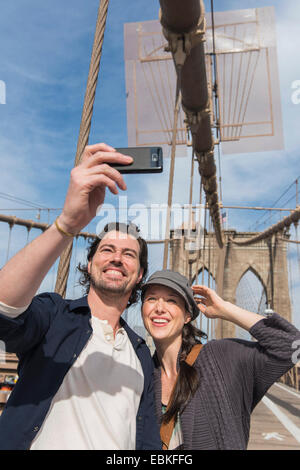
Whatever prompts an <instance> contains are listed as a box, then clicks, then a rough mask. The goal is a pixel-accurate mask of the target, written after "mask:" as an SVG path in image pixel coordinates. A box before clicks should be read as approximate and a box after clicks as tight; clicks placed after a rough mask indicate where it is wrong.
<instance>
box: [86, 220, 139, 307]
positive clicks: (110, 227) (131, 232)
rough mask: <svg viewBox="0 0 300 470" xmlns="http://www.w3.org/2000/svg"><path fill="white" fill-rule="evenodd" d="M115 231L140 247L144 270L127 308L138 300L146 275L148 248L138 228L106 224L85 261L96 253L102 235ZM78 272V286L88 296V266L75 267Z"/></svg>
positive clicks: (113, 223)
mask: <svg viewBox="0 0 300 470" xmlns="http://www.w3.org/2000/svg"><path fill="white" fill-rule="evenodd" d="M115 230H116V231H117V232H123V233H127V234H128V235H131V236H133V237H134V238H135V239H136V240H137V241H138V243H139V246H140V256H139V260H140V267H141V268H142V269H143V270H144V272H143V276H142V279H141V280H140V282H139V283H138V284H136V286H135V287H134V288H133V289H132V292H131V295H130V297H129V300H128V304H127V308H128V307H130V305H132V304H134V303H136V302H137V301H138V300H139V298H140V289H141V285H142V284H143V282H144V281H145V279H146V277H147V274H148V247H147V243H146V241H145V240H144V239H143V238H142V237H141V236H140V235H139V232H140V230H139V228H138V227H137V226H136V225H134V224H132V223H129V224H125V223H122V222H112V223H109V224H106V225H105V227H104V229H103V230H102V232H101V233H100V234H99V235H98V237H97V238H96V239H95V240H93V241H92V242H91V244H90V246H89V247H88V254H87V260H88V261H91V260H92V259H93V257H94V254H95V253H96V251H97V248H98V246H99V243H100V242H101V240H102V239H103V237H104V235H106V234H107V233H108V232H112V231H115ZM77 269H78V271H80V272H81V276H80V279H79V284H80V285H81V286H84V287H85V293H86V294H88V293H89V290H90V281H91V278H90V275H89V273H88V265H87V264H85V265H82V264H81V263H79V264H78V266H77Z"/></svg>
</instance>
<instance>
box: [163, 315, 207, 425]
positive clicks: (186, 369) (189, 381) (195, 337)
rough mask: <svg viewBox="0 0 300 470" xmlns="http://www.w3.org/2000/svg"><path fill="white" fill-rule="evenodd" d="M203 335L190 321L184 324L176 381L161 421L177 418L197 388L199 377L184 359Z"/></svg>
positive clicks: (205, 336)
mask: <svg viewBox="0 0 300 470" xmlns="http://www.w3.org/2000/svg"><path fill="white" fill-rule="evenodd" d="M203 337H204V338H207V335H206V334H205V333H203V331H201V330H199V329H198V328H197V327H196V326H194V325H193V324H192V323H187V324H186V325H184V327H183V330H182V346H181V353H180V357H179V371H178V376H177V381H176V385H175V388H174V390H173V393H172V395H171V397H170V402H169V407H168V410H167V411H166V413H165V414H164V415H163V419H162V421H163V423H168V422H169V421H170V420H171V419H172V418H173V416H175V418H177V415H178V413H179V411H182V410H183V409H184V408H185V406H186V405H187V403H188V401H189V400H190V399H191V398H192V396H193V395H194V393H195V392H196V390H197V388H198V385H199V378H198V374H197V371H196V369H195V368H194V367H193V366H190V365H188V364H187V363H186V362H185V359H186V357H187V355H188V354H189V352H190V351H191V349H192V347H193V346H194V345H195V344H199V343H200V342H201V341H200V338H203Z"/></svg>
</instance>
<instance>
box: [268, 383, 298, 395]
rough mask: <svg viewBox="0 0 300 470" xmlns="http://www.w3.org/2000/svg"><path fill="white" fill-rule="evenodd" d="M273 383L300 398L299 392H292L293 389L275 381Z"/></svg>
mask: <svg viewBox="0 0 300 470" xmlns="http://www.w3.org/2000/svg"><path fill="white" fill-rule="evenodd" d="M273 385H277V387H279V388H281V389H282V390H285V391H286V392H289V393H291V394H292V395H294V396H295V397H297V398H300V392H294V391H293V390H290V389H289V388H288V387H285V386H284V385H281V384H278V383H275V384H273Z"/></svg>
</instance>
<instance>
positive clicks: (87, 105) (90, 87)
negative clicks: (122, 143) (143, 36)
mask: <svg viewBox="0 0 300 470" xmlns="http://www.w3.org/2000/svg"><path fill="white" fill-rule="evenodd" d="M108 4H109V0H101V1H100V5H99V10H98V18H97V23H96V32H95V37H94V44H93V50H92V57H91V61H90V69H89V74H88V80H87V86H86V93H85V98H84V105H83V111H82V116H81V124H80V131H79V137H78V143H77V151H76V157H75V166H77V165H78V164H79V163H80V158H81V155H82V153H83V151H84V148H85V147H86V146H87V145H88V140H89V135H90V129H91V122H92V115H93V106H94V101H95V95H96V87H97V81H98V76H99V68H100V59H101V54H102V46H103V41H104V31H105V24H106V19H107V10H108ZM72 247H73V243H70V244H69V246H68V247H67V248H66V249H65V250H64V251H63V253H62V254H61V257H60V261H59V266H58V271H57V278H56V285H55V292H57V293H59V294H60V295H61V296H62V297H65V295H66V290H67V282H68V276H69V270H70V261H71V256H72Z"/></svg>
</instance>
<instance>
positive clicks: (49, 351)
mask: <svg viewBox="0 0 300 470" xmlns="http://www.w3.org/2000/svg"><path fill="white" fill-rule="evenodd" d="M131 161H132V159H131V157H127V156H124V155H121V154H119V153H117V152H116V151H115V150H114V149H113V148H112V147H109V146H108V145H105V144H96V145H92V146H88V147H86V149H85V151H84V153H83V156H82V161H81V163H80V165H78V166H77V167H75V168H74V169H73V170H72V172H71V179H70V184H69V188H68V192H67V196H66V199H65V203H64V207H63V210H62V213H61V214H60V216H59V217H58V219H57V220H56V222H55V223H54V224H53V225H52V226H51V227H49V229H48V230H47V231H46V232H44V233H43V234H42V235H40V236H39V237H38V238H36V239H35V240H33V242H32V243H31V244H29V245H27V246H26V247H25V248H24V249H23V250H21V251H20V252H19V253H17V254H16V255H15V256H14V257H13V258H12V259H11V260H10V261H9V262H8V263H7V264H6V265H5V266H4V267H3V269H2V270H1V271H0V301H1V303H0V312H1V314H0V339H1V340H3V341H4V342H5V344H6V349H7V351H10V352H15V353H16V354H17V355H18V357H19V380H18V382H17V384H16V385H15V387H14V390H13V392H12V393H11V396H10V399H9V401H8V403H7V405H6V408H5V410H4V411H3V413H2V416H1V418H0V449H39V450H40V449H58V450H59V449H116V450H118V449H120V450H122V449H126V450H132V449H160V448H161V442H160V438H159V430H158V427H157V424H156V422H155V417H154V409H153V396H152V364H151V357H150V352H149V350H148V348H147V346H146V344H145V342H144V341H143V340H142V339H141V338H139V337H138V336H137V335H136V334H135V333H134V332H133V331H132V330H131V329H130V328H129V327H128V325H127V324H126V323H125V322H124V320H122V318H121V315H122V313H123V311H124V310H125V308H126V307H127V306H128V305H130V304H131V303H132V301H134V300H135V299H136V298H135V291H136V286H138V285H139V284H140V283H141V282H142V280H143V277H144V276H145V275H146V273H147V246H146V243H145V242H144V241H143V240H142V239H141V238H140V237H139V235H138V233H137V231H136V230H133V229H131V228H130V227H129V231H128V230H127V227H126V226H124V225H122V224H116V225H115V226H113V227H106V230H105V231H104V232H103V233H102V234H101V235H100V236H99V239H98V240H97V241H96V243H94V244H93V247H92V249H91V251H90V253H89V256H88V264H87V266H86V269H85V276H86V278H87V280H88V289H87V290H88V295H87V296H85V297H83V298H81V299H76V300H72V301H70V300H65V299H63V298H62V297H61V296H59V295H58V294H55V293H46V294H41V295H38V296H35V292H36V291H37V289H38V287H39V285H40V284H41V282H42V280H43V278H44V277H45V275H46V274H47V272H48V270H49V269H50V267H51V265H52V264H53V263H54V262H55V260H56V259H57V257H58V256H60V254H61V253H62V251H63V250H64V249H65V248H66V247H67V245H68V244H69V243H70V240H72V237H73V236H74V235H76V234H77V233H78V232H80V230H82V228H83V227H85V226H86V225H87V224H88V223H89V222H90V220H92V218H93V217H94V216H95V215H96V211H97V208H99V206H101V205H102V204H103V202H104V197H105V190H106V187H107V188H109V190H110V191H111V192H112V193H113V194H117V192H118V189H117V186H118V187H119V188H120V189H121V190H125V189H126V185H125V182H124V180H123V177H122V175H121V174H120V173H119V172H118V171H117V170H115V169H114V168H112V167H111V166H109V163H118V164H126V163H127V164H128V163H130V162H131Z"/></svg>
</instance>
